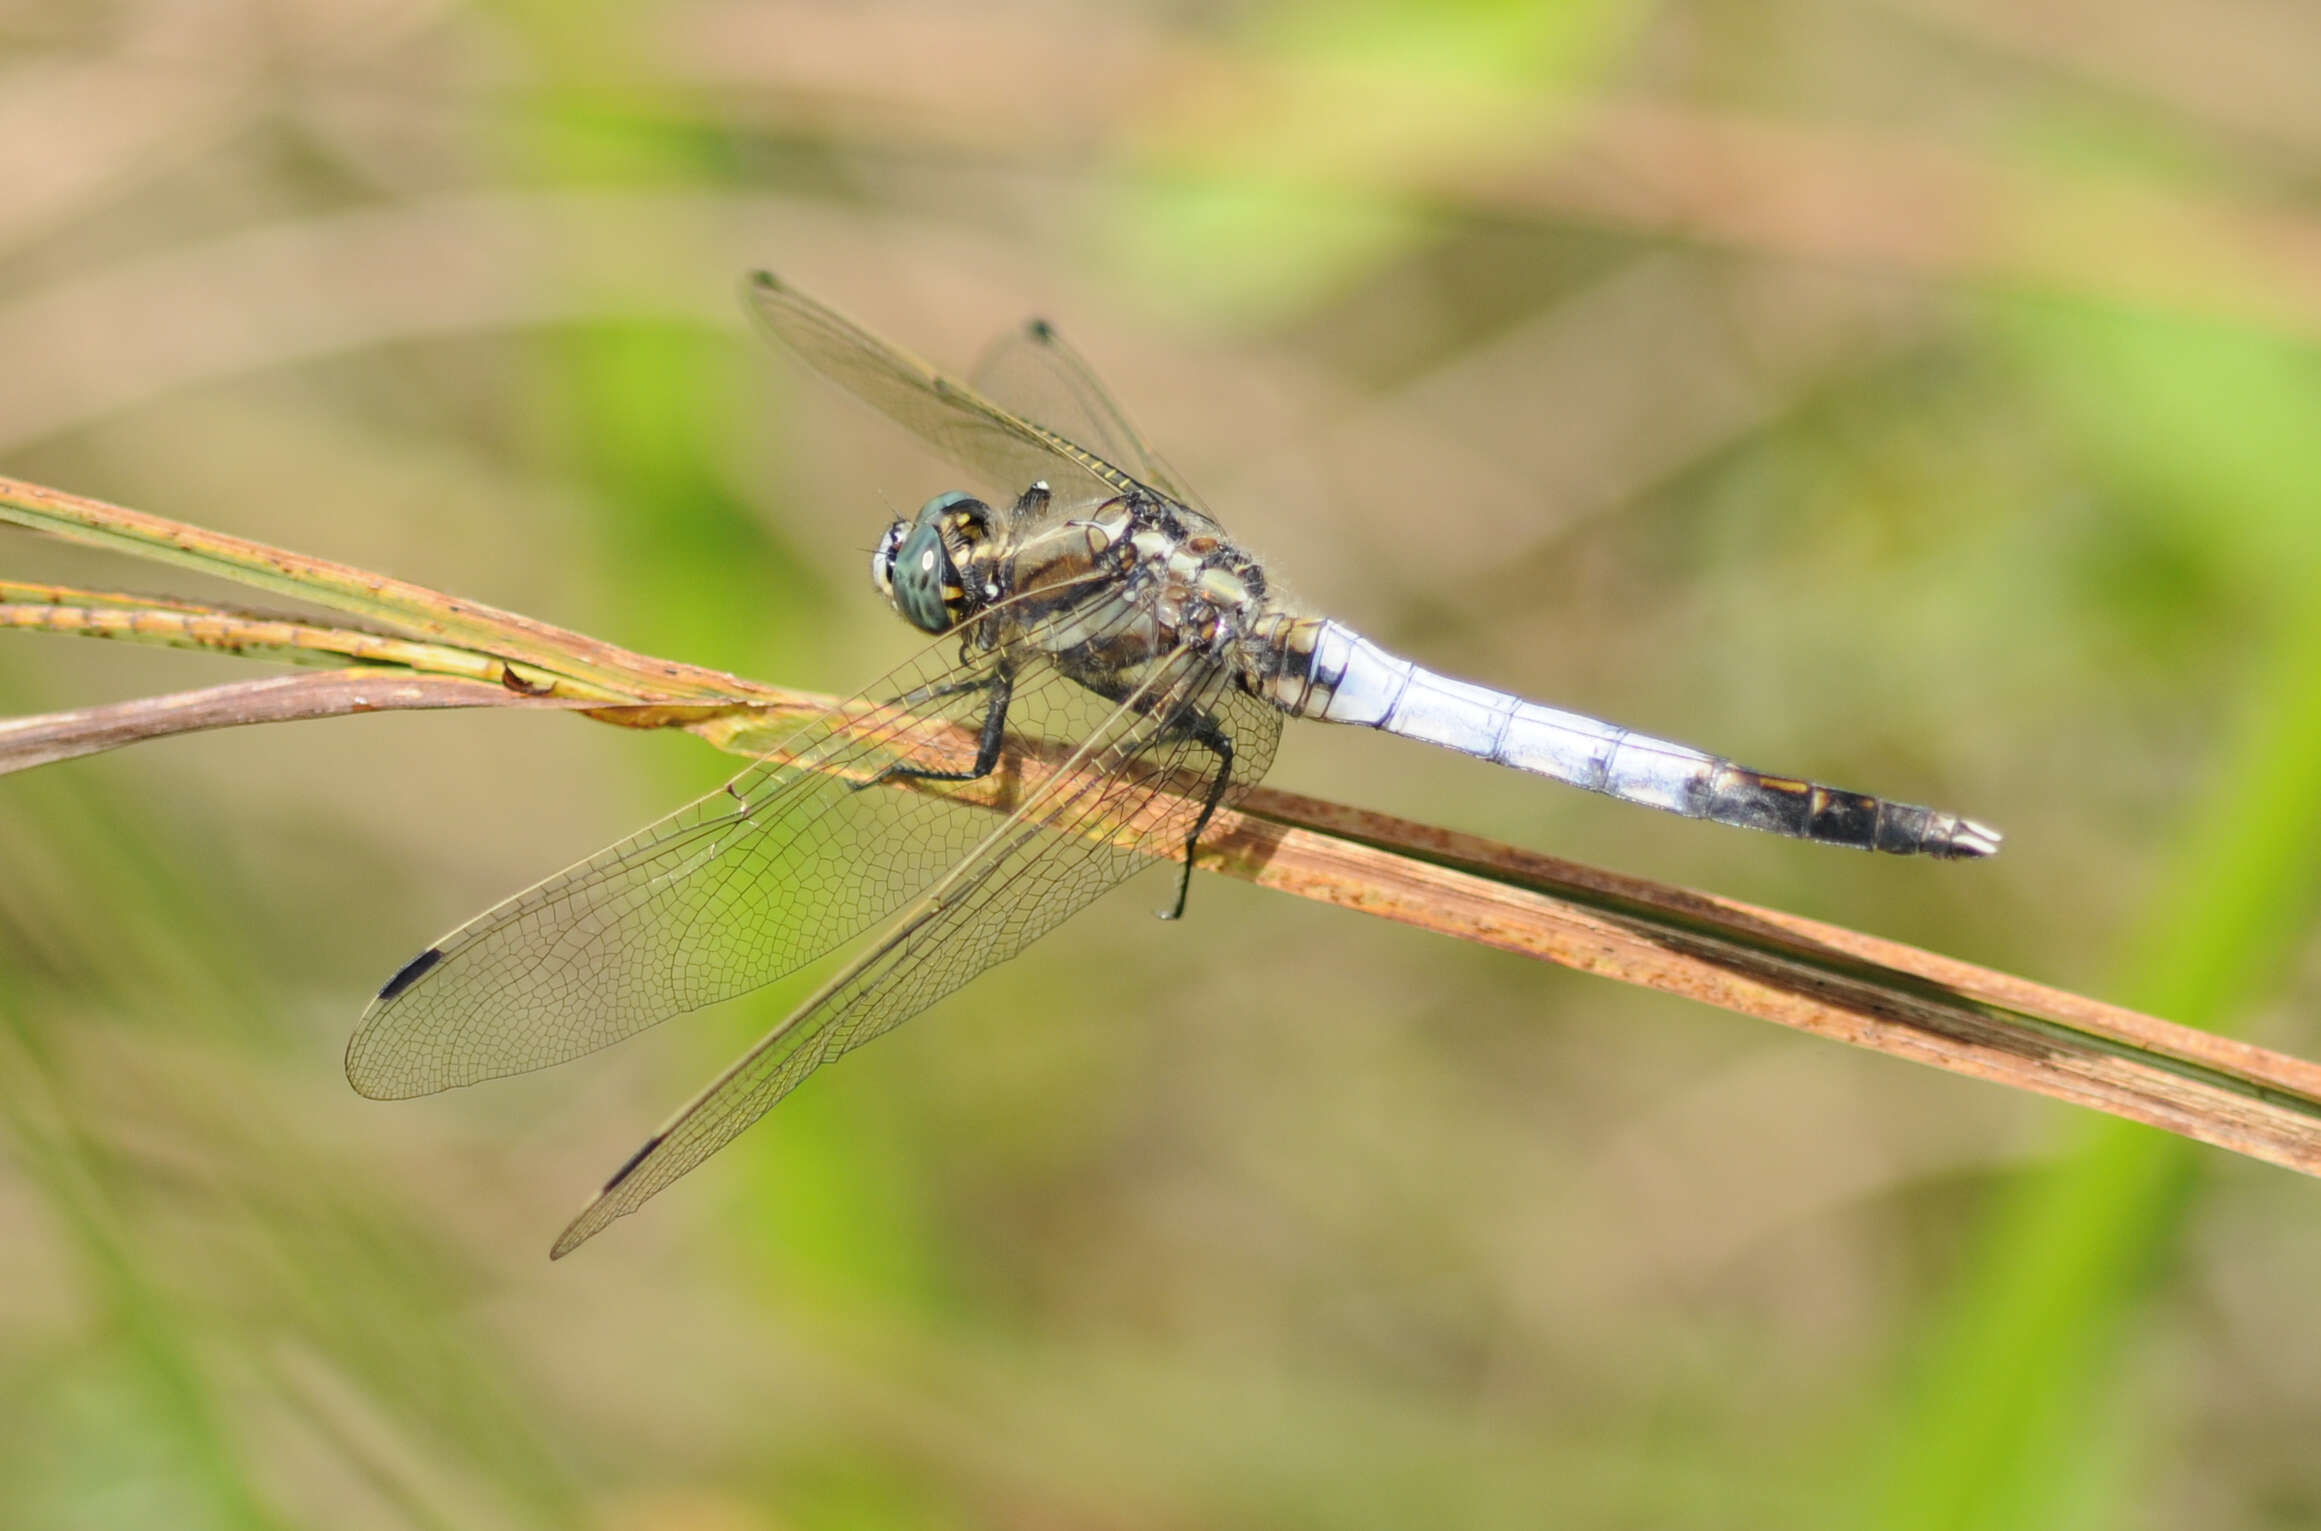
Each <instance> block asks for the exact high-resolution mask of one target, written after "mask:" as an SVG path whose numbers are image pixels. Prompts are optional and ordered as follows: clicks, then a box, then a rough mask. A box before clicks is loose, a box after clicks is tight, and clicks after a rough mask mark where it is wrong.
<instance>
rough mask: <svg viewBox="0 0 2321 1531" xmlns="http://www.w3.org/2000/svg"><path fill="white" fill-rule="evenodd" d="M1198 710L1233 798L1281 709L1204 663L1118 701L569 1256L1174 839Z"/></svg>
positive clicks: (662, 1151)
mask: <svg viewBox="0 0 2321 1531" xmlns="http://www.w3.org/2000/svg"><path fill="white" fill-rule="evenodd" d="M1200 708H1206V709H1208V710H1209V712H1210V714H1211V716H1213V717H1214V718H1215V719H1216V720H1217V722H1218V723H1219V724H1220V725H1221V726H1222V727H1223V728H1224V730H1225V731H1226V732H1227V733H1228V734H1229V735H1230V736H1231V737H1232V739H1233V742H1234V764H1233V776H1232V781H1231V784H1230V786H1229V788H1228V790H1227V793H1226V797H1225V801H1226V802H1227V803H1231V802H1233V801H1234V800H1236V799H1237V798H1238V797H1239V796H1240V795H1241V794H1242V793H1243V792H1245V791H1246V790H1247V789H1248V788H1249V787H1250V786H1251V785H1253V784H1254V783H1255V782H1256V781H1257V779H1258V778H1259V777H1260V776H1262V775H1263V774H1264V772H1265V769H1266V767H1267V766H1268V765H1270V764H1271V763H1272V759H1273V750H1274V746H1275V744H1276V743H1277V742H1278V741H1279V739H1280V737H1281V715H1280V714H1279V713H1278V712H1276V711H1275V710H1274V709H1272V708H1271V707H1268V706H1265V705H1264V704H1262V703H1260V702H1257V701H1255V700H1253V699H1252V698H1250V697H1249V696H1248V695H1247V694H1246V693H1244V692H1242V691H1241V690H1239V688H1237V687H1235V686H1232V685H1231V684H1230V683H1229V682H1228V681H1227V680H1226V679H1225V678H1224V677H1223V676H1222V674H1220V673H1217V672H1209V674H1208V675H1207V677H1206V679H1205V683H1204V684H1202V685H1201V686H1200V687H1199V688H1198V690H1197V692H1196V693H1195V694H1192V695H1188V696H1186V697H1185V698H1184V699H1183V700H1182V701H1181V702H1180V704H1179V705H1177V706H1175V707H1171V708H1167V709H1164V712H1163V714H1162V715H1161V716H1157V717H1155V716H1144V715H1140V714H1138V713H1137V712H1136V711H1135V710H1134V709H1133V708H1123V709H1121V710H1120V711H1118V712H1116V713H1115V714H1114V715H1113V716H1112V717H1110V718H1108V719H1107V720H1105V722H1104V723H1103V724H1102V725H1101V726H1100V727H1099V728H1098V729H1097V731H1096V733H1095V734H1094V736H1093V737H1091V738H1090V739H1089V741H1088V742H1087V744H1086V745H1084V746H1083V747H1082V749H1081V750H1080V751H1078V752H1077V753H1076V754H1075V755H1073V756H1072V757H1071V758H1070V759H1069V760H1067V761H1065V762H1064V763H1063V764H1062V765H1061V766H1060V767H1059V768H1058V769H1057V770H1056V772H1055V774H1054V775H1053V776H1052V777H1051V778H1050V779H1049V781H1048V783H1047V785H1046V786H1044V787H1042V788H1040V789H1038V790H1037V791H1036V792H1035V793H1034V794H1033V795H1032V796H1031V797H1030V798H1028V799H1027V800H1026V802H1025V803H1024V804H1023V806H1022V807H1020V808H1019V809H1018V810H1017V811H1016V813H1015V814H1014V815H1013V816H1012V817H1010V818H1009V819H1007V820H1006V821H1005V822H1004V823H1002V824H999V826H998V827H997V828H996V829H994V830H993V832H992V833H991V834H990V835H989V836H988V837H987V838H986V839H985V840H984V841H983V843H982V844H981V845H979V846H978V847H977V849H976V851H975V852H974V854H973V855H972V856H971V857H970V858H969V859H968V860H967V861H966V862H964V863H962V864H961V865H960V866H959V867H958V868H957V869H956V870H955V871H954V872H953V873H952V874H951V875H950V876H947V877H945V878H944V879H943V880H942V881H941V882H939V883H937V884H936V885H935V886H934V887H933V888H931V889H930V890H929V891H928V892H927V894H926V895H925V896H924V897H923V898H921V899H919V900H918V901H917V902H915V903H914V904H912V906H911V907H910V908H909V909H907V910H905V911H904V912H903V913H902V914H901V915H900V916H898V917H897V919H896V920H895V922H894V923H893V924H892V925H891V926H890V927H889V928H888V929H886V930H885V931H883V932H882V933H881V934H880V936H879V937H878V938H877V939H876V940H875V941H874V942H873V944H872V945H871V947H870V949H869V950H868V951H866V952H864V953H863V954H862V955H861V956H860V957H858V958H857V959H855V961H854V962H852V963H851V964H849V965H848V967H847V968H846V969H845V970H844V971H843V972H841V973H840V974H838V976H836V977H835V978H833V979H832V980H831V981H830V982H829V983H828V984H827V985H825V986H824V987H823V989H822V991H821V992H820V993H819V994H817V995H816V996H815V997H814V998H812V999H810V1000H808V1001H807V1002H806V1003H805V1004H804V1005H803V1006H801V1007H800V1008H799V1009H798V1010H797V1011H796V1012H794V1013H793V1014H792V1015H791V1016H790V1017H789V1018H788V1019H787V1020H785V1021H783V1022H782V1024H781V1025H779V1026H777V1027H775V1028H774V1030H773V1031H771V1032H769V1033H768V1034H767V1035H766V1036H765V1038H764V1039H763V1040H761V1041H760V1042H759V1043H758V1044H757V1045H756V1046H755V1047H753V1048H751V1049H750V1051H749V1052H747V1053H745V1054H743V1055H742V1057H741V1058H740V1059H739V1060H738V1061H737V1062H736V1063H735V1064H734V1065H733V1067H731V1068H730V1069H728V1070H727V1071H726V1072H725V1073H724V1074H723V1075H721V1076H720V1077H719V1078H718V1079H717V1080H716V1081H715V1082H713V1083H712V1084H711V1085H710V1086H709V1087H708V1088H707V1089H706V1090H704V1091H703V1092H702V1093H701V1094H700V1095H699V1096H697V1097H695V1099H694V1100H693V1101H692V1103H691V1104H689V1105H687V1106H686V1107H684V1109H682V1110H681V1111H679V1112H678V1113H677V1114H676V1115H675V1116H674V1117H672V1118H671V1119H670V1120H669V1122H668V1123H667V1124H666V1125H665V1126H663V1128H662V1129H661V1130H660V1131H659V1132H658V1133H656V1134H654V1136H653V1137H652V1139H651V1140H649V1141H648V1142H647V1143H646V1144H645V1146H644V1147H643V1148H641V1149H639V1150H638V1151H637V1152H636V1153H635V1154H634V1155H632V1156H631V1157H630V1159H629V1161H628V1162H627V1163H626V1164H624V1165H623V1166H621V1168H620V1170H619V1171H618V1172H616V1173H615V1174H614V1175H613V1177H612V1179H611V1180H610V1181H608V1182H607V1183H606V1185H605V1188H604V1189H603V1190H602V1191H601V1192H599V1193H598V1194H597V1197H596V1199H595V1200H594V1201H592V1202H591V1203H590V1204H589V1205H588V1207H587V1208H586V1209H585V1210H584V1211H583V1212H582V1213H581V1214H580V1216H579V1217H577V1218H575V1219H574V1220H573V1222H572V1224H571V1225H570V1226H569V1227H567V1228H566V1229H565V1230H564V1233H563V1235H562V1236H561V1237H560V1238H558V1239H557V1241H556V1246H555V1249H554V1250H553V1252H552V1253H553V1254H555V1255H558V1256H561V1255H564V1254H568V1253H570V1252H571V1251H572V1250H573V1249H575V1248H577V1247H578V1246H579V1245H580V1244H582V1243H583V1242H585V1241H586V1240H588V1239H589V1238H591V1237H593V1236H594V1235H596V1234H597V1233H599V1232H601V1231H602V1230H603V1229H604V1228H605V1227H606V1226H607V1225H608V1224H610V1223H611V1222H613V1221H614V1220H615V1219H616V1218H620V1217H624V1216H626V1215H627V1214H629V1213H631V1212H633V1211H635V1210H636V1209H637V1208H638V1207H640V1206H642V1205H643V1204H644V1203H645V1202H646V1201H647V1200H649V1199H651V1197H652V1196H653V1195H654V1194H656V1193H657V1192H659V1191H660V1190H662V1189H663V1188H664V1187H666V1186H668V1185H669V1184H670V1183H671V1182H673V1181H675V1180H676V1179H677V1178H678V1177H679V1176H681V1175H683V1174H685V1173H686V1172H687V1171H688V1170H690V1169H692V1168H693V1167H694V1166H695V1165H697V1164H699V1163H701V1161H702V1160H704V1159H706V1158H708V1157H709V1156H710V1155H711V1154H713V1153H715V1152H717V1150H718V1149H720V1148H722V1147H724V1146H725V1145H726V1144H727V1143H728V1142H731V1141H732V1140H733V1138H734V1137H735V1136H736V1135H737V1134H739V1133H740V1132H741V1131H742V1130H743V1129H745V1128H747V1127H748V1126H749V1125H750V1124H751V1123H753V1122H755V1121H756V1120H757V1119H758V1118H759V1117H761V1116H763V1115H765V1113H766V1112H767V1111H768V1110H770V1109H772V1107H773V1105H774V1103H775V1102H776V1101H778V1100H780V1099H781V1098H782V1097H783V1096H784V1095H787V1094H788V1093H789V1092H790V1091H791V1090H793V1089H795V1088H796V1087H797V1085H798V1084H799V1082H800V1081H801V1080H803V1079H804V1078H805V1077H806V1076H807V1075H808V1074H810V1073H812V1072H813V1071H814V1070H815V1069H816V1068H818V1067H820V1066H821V1065H822V1064H823V1063H825V1062H827V1061H829V1060H830V1059H832V1058H835V1057H837V1056H839V1055H840V1054H842V1053H844V1052H847V1051H849V1050H850V1049H852V1048H855V1047H859V1046H861V1045H862V1044H863V1043H864V1042H867V1041H869V1040H870V1039H871V1038H873V1037H875V1036H878V1035H880V1034H881V1033H883V1032H886V1031H889V1030H891V1029H893V1028H894V1027H895V1026H897V1025H899V1024H901V1023H902V1022H903V1021H905V1020H908V1019H909V1018H910V1017H911V1016H913V1015H915V1014H917V1013H918V1012H919V1011H920V1010H922V1009H924V1008H925V1007H926V1006H928V1005H930V1004H932V1003H934V1002H935V1001H936V1000H938V999H940V998H942V997H943V996H944V995H946V994H949V993H950V992H951V991H952V990H954V989H956V988H958V987H960V986H961V985H962V984H965V983H966V982H967V981H968V980H970V979H972V978H974V977H975V976H976V975H977V974H979V973H981V972H983V971H984V970H985V969H987V968H989V967H991V966H992V965H993V964H995V963H998V962H1003V961H1005V960H1006V959H1008V958H1009V957H1012V956H1014V955H1015V954H1016V953H1018V952H1020V951H1022V950H1023V949H1024V947H1026V946H1027V945H1029V944H1030V943H1031V942H1033V941H1035V940H1037V939H1038V938H1039V937H1040V936H1042V935H1044V934H1045V933H1047V932H1048V931H1049V930H1052V929H1053V928H1055V926H1056V925H1057V924H1059V923H1060V922H1062V921H1063V920H1064V919H1065V918H1067V917H1068V916H1070V915H1071V914H1073V913H1074V912H1076V911H1077V910H1079V909H1081V908H1083V907H1085V906H1086V905H1087V904H1088V903H1089V902H1091V901H1092V900H1093V899H1095V898H1096V896H1097V895H1098V894H1100V893H1102V892H1104V890H1105V889H1107V888H1110V887H1112V886H1113V885H1114V884H1116V883H1118V882H1120V881H1121V880H1122V879H1124V878H1126V877H1127V876H1128V875H1129V874H1130V873H1132V872H1135V871H1137V870H1138V869H1140V868H1141V867H1144V866H1149V865H1150V864H1151V860H1152V858H1153V857H1154V856H1156V855H1166V854H1169V853H1170V852H1171V851H1173V850H1174V849H1175V848H1176V847H1178V846H1181V845H1182V844H1183V842H1184V838H1185V835H1186V834H1187V832H1188V831H1189V830H1190V829H1191V828H1192V826H1193V824H1194V822H1195V819H1196V817H1197V815H1198V813H1199V797H1200V782H1201V780H1202V776H1203V768H1204V767H1211V768H1212V769H1213V764H1214V757H1213V756H1212V755H1211V754H1210V752H1209V751H1207V750H1205V749H1203V748H1202V747H1201V746H1199V745H1198V744H1195V743H1193V742H1191V740H1190V739H1189V738H1188V737H1187V736H1186V733H1185V731H1184V729H1183V728H1182V726H1181V725H1182V724H1183V723H1184V722H1186V721H1187V719H1188V717H1189V715H1190V714H1191V713H1192V712H1193V711H1194V710H1196V709H1200Z"/></svg>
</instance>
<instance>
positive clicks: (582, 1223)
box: [548, 1132, 669, 1260]
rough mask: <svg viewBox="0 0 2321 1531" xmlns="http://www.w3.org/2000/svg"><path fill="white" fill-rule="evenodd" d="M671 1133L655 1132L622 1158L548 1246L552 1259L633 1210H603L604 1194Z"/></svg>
mask: <svg viewBox="0 0 2321 1531" xmlns="http://www.w3.org/2000/svg"><path fill="white" fill-rule="evenodd" d="M668 1136H669V1134H667V1133H666V1132H656V1133H654V1134H653V1135H652V1136H651V1137H649V1138H647V1139H645V1141H644V1142H643V1143H642V1144H641V1145H640V1146H639V1147H638V1149H637V1151H636V1152H635V1153H633V1154H631V1155H629V1156H628V1158H626V1159H624V1160H622V1161H621V1167H620V1168H619V1169H617V1170H614V1171H613V1172H612V1175H611V1176H610V1178H608V1179H607V1180H606V1181H605V1183H604V1187H603V1189H601V1190H599V1191H598V1192H597V1193H596V1194H595V1195H594V1196H592V1197H590V1198H589V1202H588V1205H587V1206H585V1207H582V1208H581V1209H580V1215H579V1216H578V1217H576V1218H574V1219H573V1220H572V1221H571V1222H569V1223H567V1224H565V1225H564V1231H563V1232H562V1233H560V1234H558V1235H556V1242H555V1243H553V1244H551V1245H549V1246H548V1258H549V1259H551V1260H561V1259H563V1258H564V1257H565V1256H566V1255H568V1254H570V1253H572V1252H573V1251H574V1250H576V1249H578V1248H579V1247H580V1246H581V1245H583V1244H585V1243H587V1242H588V1241H589V1240H590V1239H593V1238H595V1237H596V1236H597V1235H598V1234H600V1233H602V1232H603V1231H604V1229H605V1225H606V1224H608V1223H610V1222H611V1221H612V1220H613V1219H614V1218H616V1217H620V1216H622V1215H623V1214H625V1213H626V1212H628V1211H629V1210H630V1209H629V1208H627V1207H615V1208H612V1209H611V1210H609V1211H607V1210H604V1208H605V1198H607V1197H609V1196H611V1195H612V1193H613V1192H615V1191H617V1190H619V1189H620V1188H621V1184H622V1182H624V1181H626V1180H627V1179H628V1178H629V1176H631V1175H633V1174H635V1173H636V1171H637V1166H638V1165H640V1164H642V1163H644V1162H645V1160H646V1159H647V1158H648V1157H650V1156H651V1154H652V1152H653V1150H654V1149H656V1148H659V1147H660V1146H661V1144H662V1143H663V1142H665V1141H666V1140H667V1139H668Z"/></svg>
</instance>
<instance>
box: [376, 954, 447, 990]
mask: <svg viewBox="0 0 2321 1531" xmlns="http://www.w3.org/2000/svg"><path fill="white" fill-rule="evenodd" d="M442 960H443V948H442V947H440V946H430V947H429V948H427V950H425V951H423V952H421V953H420V954H419V955H418V956H416V957H414V958H412V959H411V960H410V961H409V962H406V963H404V964H403V966H402V967H401V968H399V969H398V970H397V971H396V973H395V976H394V977H392V978H390V979H388V980H387V983H386V986H385V987H384V988H382V989H380V990H379V998H380V999H382V1000H389V999H393V998H394V997H395V996H396V995H398V994H400V993H402V992H403V991H404V990H405V989H408V988H410V987H411V986H412V985H413V984H415V983H417V982H418V981H419V980H420V979H421V978H424V977H425V976H426V975H427V970H428V969H429V968H432V967H434V966H435V964H437V963H438V962H441V961H442Z"/></svg>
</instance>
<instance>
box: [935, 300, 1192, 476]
mask: <svg viewBox="0 0 2321 1531" xmlns="http://www.w3.org/2000/svg"><path fill="white" fill-rule="evenodd" d="M967 376H968V380H969V381H970V382H971V383H973V384H974V386H975V387H977V388H979V389H981V390H982V391H983V393H984V395H985V396H986V397H988V398H992V399H995V400H997V401H998V402H999V403H1000V405H1001V406H1002V407H1003V408H1006V409H1008V410H1011V411H1013V412H1014V413H1016V414H1018V415H1020V416H1022V417H1023V418H1024V419H1026V420H1037V421H1039V422H1040V423H1041V424H1042V425H1045V426H1048V427H1050V428H1051V429H1053V430H1055V431H1058V432H1060V433H1061V434H1063V435H1065V436H1068V437H1070V438H1071V439H1072V440H1074V441H1078V442H1084V443H1086V444H1087V445H1089V446H1091V447H1093V448H1095V449H1096V450H1097V451H1098V452H1100V453H1102V454H1103V455H1104V457H1105V458H1106V459H1107V460H1109V461H1111V462H1114V463H1117V464H1119V465H1120V466H1121V467H1123V468H1125V469H1127V470H1128V472H1129V473H1130V474H1131V475H1132V476H1133V477H1135V478H1136V479H1138V480H1139V481H1140V482H1143V483H1146V484H1150V485H1152V486H1153V487H1154V488H1156V489H1158V490H1160V491H1161V492H1162V493H1164V494H1166V495H1168V496H1170V497H1171V498H1172V499H1175V500H1178V501H1180V502H1181V503H1183V504H1186V505H1190V506H1191V507H1192V508H1193V509H1195V510H1198V511H1200V512H1202V513H1203V514H1204V515H1206V514H1207V513H1208V507H1207V506H1206V505H1204V504H1202V503H1201V500H1200V497H1199V496H1198V495H1196V494H1194V493H1193V491H1192V490H1190V489H1188V488H1187V487H1185V482H1184V480H1183V479H1182V478H1181V477H1180V476H1178V474H1177V473H1176V472H1175V470H1173V469H1172V468H1170V467H1169V465H1168V464H1167V463H1166V462H1165V461H1163V460H1162V459H1161V456H1160V454H1159V453H1158V452H1155V451H1154V450H1153V449H1152V444H1151V443H1150V442H1149V441H1147V440H1146V439H1145V437H1144V434H1143V432H1141V431H1139V430H1138V429H1137V428H1136V425H1135V423H1134V422H1133V421H1131V420H1130V419H1129V418H1128V412H1127V411H1126V410H1124V409H1122V408H1121V407H1120V405H1119V403H1118V401H1116V400H1115V399H1114V398H1113V397H1112V394H1111V391H1110V390H1108V389H1107V388H1106V387H1105V386H1104V383H1103V380H1102V379H1100V378H1099V377H1097V375H1096V369H1095V368H1093V367H1091V366H1089V365H1088V361H1087V358H1085V357H1083V356H1082V355H1081V354H1080V353H1079V352H1078V351H1076V350H1074V349H1073V348H1072V347H1071V346H1070V345H1069V344H1067V343H1066V342H1065V340H1064V337H1063V336H1061V335H1059V334H1057V333H1056V327H1055V326H1054V325H1052V324H1050V323H1048V321H1047V320H1045V319H1032V320H1028V321H1026V322H1025V323H1024V324H1022V325H1020V326H1018V327H1017V328H1015V329H1013V330H1010V331H1009V332H1008V333H1007V334H1005V335H1002V336H1000V337H999V339H997V340H996V341H994V342H992V344H991V346H990V348H989V349H988V350H986V351H985V352H984V353H983V358H982V360H980V361H978V362H977V363H976V364H975V370H974V371H972V372H970V373H969V374H968V375H967Z"/></svg>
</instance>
